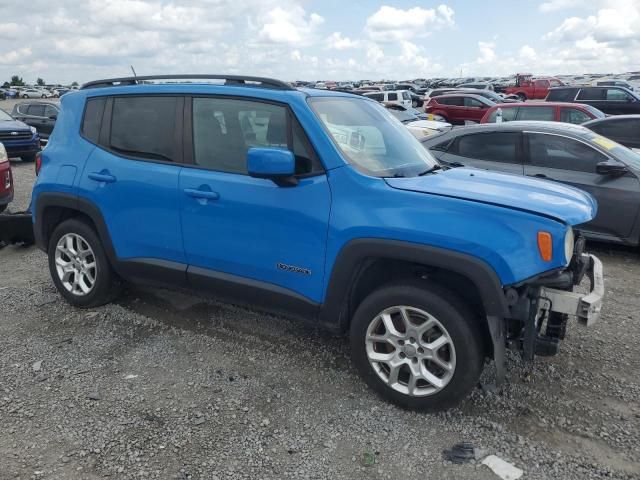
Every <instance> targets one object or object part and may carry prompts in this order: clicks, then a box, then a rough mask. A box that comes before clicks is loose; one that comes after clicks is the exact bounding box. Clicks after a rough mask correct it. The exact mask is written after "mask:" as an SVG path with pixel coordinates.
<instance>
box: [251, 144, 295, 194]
mask: <svg viewBox="0 0 640 480" xmlns="http://www.w3.org/2000/svg"><path fill="white" fill-rule="evenodd" d="M247 171H248V172H249V175H250V176H252V177H256V178H268V179H270V180H273V181H274V182H275V183H276V184H277V185H279V186H281V187H287V186H289V187H291V186H294V185H297V184H298V179H297V178H296V177H295V173H296V158H295V156H294V155H293V153H292V152H290V151H289V150H286V149H284V148H257V147H254V148H250V149H249V151H248V152H247Z"/></svg>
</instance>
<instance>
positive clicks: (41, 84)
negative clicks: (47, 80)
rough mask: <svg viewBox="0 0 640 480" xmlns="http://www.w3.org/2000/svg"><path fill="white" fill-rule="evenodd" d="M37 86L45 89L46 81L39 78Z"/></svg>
mask: <svg viewBox="0 0 640 480" xmlns="http://www.w3.org/2000/svg"><path fill="white" fill-rule="evenodd" d="M36 85H38V86H39V87H44V80H43V79H41V78H40V77H38V79H37V80H36Z"/></svg>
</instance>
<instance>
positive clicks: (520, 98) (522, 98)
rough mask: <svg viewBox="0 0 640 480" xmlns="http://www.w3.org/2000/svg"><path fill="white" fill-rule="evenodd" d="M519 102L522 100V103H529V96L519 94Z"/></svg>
mask: <svg viewBox="0 0 640 480" xmlns="http://www.w3.org/2000/svg"><path fill="white" fill-rule="evenodd" d="M518 100H520V101H521V102H526V101H527V96H526V95H525V94H524V93H519V94H518Z"/></svg>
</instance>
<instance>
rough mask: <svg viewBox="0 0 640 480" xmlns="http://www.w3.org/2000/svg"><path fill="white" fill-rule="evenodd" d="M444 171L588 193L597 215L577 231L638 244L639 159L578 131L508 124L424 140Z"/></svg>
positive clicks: (596, 136) (573, 127) (565, 126)
mask: <svg viewBox="0 0 640 480" xmlns="http://www.w3.org/2000/svg"><path fill="white" fill-rule="evenodd" d="M421 142H422V144H423V146H424V147H425V148H428V149H429V150H430V151H431V153H432V154H433V155H434V156H435V157H436V158H437V159H438V160H439V161H440V162H441V163H442V164H443V165H444V166H449V167H458V166H468V167H476V168H482V169H485V170H496V171H499V172H505V173H512V174H514V175H526V176H529V177H533V178H536V179H542V180H550V181H555V182H560V183H565V184H567V185H571V186H574V187H577V188H580V189H582V190H585V191H587V192H589V193H590V194H591V195H593V196H594V197H595V199H596V200H597V202H598V214H597V215H596V217H595V218H594V219H593V220H592V221H591V222H589V223H586V224H584V225H582V226H580V227H579V230H580V231H581V232H582V233H583V234H584V235H585V236H586V237H587V238H591V239H594V240H599V241H605V242H614V243H622V244H627V245H638V244H640V219H639V216H640V154H638V153H636V152H634V151H632V150H629V149H628V148H627V147H624V146H622V145H620V144H618V143H616V142H614V141H613V140H610V139H608V138H605V137H603V136H602V135H599V134H597V133H596V132H593V131H591V130H589V129H587V128H584V127H582V126H579V125H571V124H563V123H558V122H507V123H499V124H483V125H474V126H469V127H462V128H456V129H453V130H451V131H450V132H447V133H444V134H441V135H434V136H431V137H427V138H425V139H423V140H421Z"/></svg>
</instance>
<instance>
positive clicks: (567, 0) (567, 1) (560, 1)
mask: <svg viewBox="0 0 640 480" xmlns="http://www.w3.org/2000/svg"><path fill="white" fill-rule="evenodd" d="M582 3H583V2H582V1H581V0H550V1H549V2H544V3H541V4H540V6H539V7H538V9H539V10H540V11H541V12H543V13H548V12H555V11H557V10H566V9H568V8H574V7H579V6H580V5H581V4H582Z"/></svg>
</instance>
